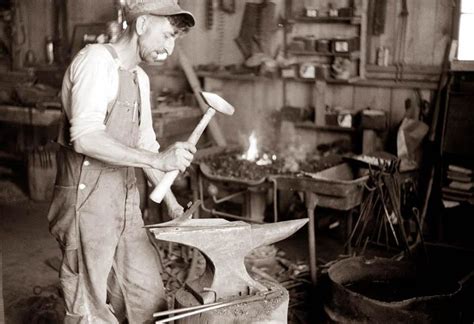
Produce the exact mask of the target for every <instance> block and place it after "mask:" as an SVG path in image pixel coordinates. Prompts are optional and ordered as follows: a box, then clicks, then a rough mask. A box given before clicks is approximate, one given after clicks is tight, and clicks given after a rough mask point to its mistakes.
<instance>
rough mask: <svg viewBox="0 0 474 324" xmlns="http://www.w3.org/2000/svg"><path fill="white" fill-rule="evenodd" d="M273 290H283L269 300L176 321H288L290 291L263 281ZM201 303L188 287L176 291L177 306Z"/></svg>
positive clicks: (236, 323)
mask: <svg viewBox="0 0 474 324" xmlns="http://www.w3.org/2000/svg"><path fill="white" fill-rule="evenodd" d="M261 283H262V284H264V285H265V286H267V287H271V288H272V290H280V291H281V292H282V294H281V295H279V296H278V297H274V298H271V299H268V300H259V301H256V302H251V303H245V304H238V305H233V306H229V307H224V308H220V309H216V310H213V311H209V312H204V313H201V314H197V315H194V316H190V317H185V318H182V319H180V320H177V321H175V323H176V324H223V323H232V324H250V323H262V324H263V323H265V324H267V323H268V324H270V323H275V324H277V323H278V324H281V323H286V322H287V318H288V303H289V294H288V291H287V290H286V289H285V288H283V287H282V286H280V285H277V284H274V283H268V282H261ZM197 305H200V304H199V302H198V301H197V299H196V298H195V297H194V296H193V295H192V294H191V293H190V292H189V291H187V290H186V289H184V288H182V289H180V290H178V291H177V292H176V297H175V306H176V308H185V307H191V306H197Z"/></svg>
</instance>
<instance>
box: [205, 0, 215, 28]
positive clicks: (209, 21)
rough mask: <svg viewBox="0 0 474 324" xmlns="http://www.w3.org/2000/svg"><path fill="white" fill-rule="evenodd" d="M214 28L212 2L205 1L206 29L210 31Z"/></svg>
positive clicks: (210, 0) (212, 0)
mask: <svg viewBox="0 0 474 324" xmlns="http://www.w3.org/2000/svg"><path fill="white" fill-rule="evenodd" d="M213 26H214V0H206V28H207V29H208V30H211V29H212V27H213Z"/></svg>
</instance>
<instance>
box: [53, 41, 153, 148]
mask: <svg viewBox="0 0 474 324" xmlns="http://www.w3.org/2000/svg"><path fill="white" fill-rule="evenodd" d="M118 68H119V62H118V61H117V60H115V59H114V58H113V57H112V55H111V54H110V53H109V51H108V50H107V49H106V48H105V47H104V46H103V45H97V44H95V45H89V46H86V47H85V48H84V49H82V50H81V51H80V52H79V53H78V54H77V55H76V56H75V58H74V59H73V61H72V63H71V65H70V66H69V67H68V69H67V70H66V74H65V75H64V79H63V85H62V90H61V99H62V103H63V107H64V111H65V113H66V116H67V117H68V120H69V122H70V124H71V129H70V134H71V142H73V141H75V140H77V139H78V138H80V137H81V136H84V135H86V134H89V133H91V132H94V131H97V130H105V125H104V120H105V115H106V113H107V106H108V104H109V103H110V102H112V101H113V100H114V99H115V98H116V97H117V94H118V88H119V84H118V83H119V76H118ZM134 70H136V71H137V79H138V85H139V88H140V97H141V114H140V116H141V117H140V118H141V120H140V128H139V140H138V147H139V148H141V149H144V150H148V151H153V152H158V149H159V147H160V145H159V144H158V142H157V141H156V135H155V131H154V130H153V123H152V118H151V108H150V80H149V79H148V75H146V73H145V71H143V69H142V68H140V67H139V66H137V67H136V68H135V69H134Z"/></svg>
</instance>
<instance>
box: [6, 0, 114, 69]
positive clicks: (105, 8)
mask: <svg viewBox="0 0 474 324" xmlns="http://www.w3.org/2000/svg"><path fill="white" fill-rule="evenodd" d="M63 1H66V10H67V21H68V23H67V30H68V34H69V40H67V43H66V44H65V45H66V46H70V40H71V37H72V34H73V32H74V27H75V26H76V25H77V24H88V23H97V22H99V23H105V22H107V21H110V20H113V19H116V13H115V10H114V0H100V1H97V0H63ZM54 2H55V0H15V1H14V3H15V15H16V19H18V20H19V21H20V22H21V26H19V27H18V33H20V34H21V33H22V31H21V29H22V28H23V29H24V32H25V35H24V40H23V37H21V35H19V43H20V44H19V46H18V47H17V50H16V52H15V53H14V55H15V59H16V60H17V61H18V62H19V64H18V65H19V66H23V62H24V59H25V55H26V53H27V52H28V51H32V52H33V53H34V55H35V57H36V63H37V64H44V63H45V44H46V37H48V36H53V33H54V26H53V24H54V15H53V10H54ZM18 65H17V66H18Z"/></svg>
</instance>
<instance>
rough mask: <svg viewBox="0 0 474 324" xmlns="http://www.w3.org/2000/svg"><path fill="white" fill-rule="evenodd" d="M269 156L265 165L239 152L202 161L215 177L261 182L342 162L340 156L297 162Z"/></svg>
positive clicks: (315, 157) (223, 154)
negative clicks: (275, 176)
mask: <svg viewBox="0 0 474 324" xmlns="http://www.w3.org/2000/svg"><path fill="white" fill-rule="evenodd" d="M264 156H268V159H267V160H260V161H266V162H263V163H256V162H255V161H250V160H247V159H245V158H242V154H240V153H238V152H235V151H234V152H224V153H222V154H219V155H213V156H208V157H205V158H203V159H202V160H201V162H204V163H205V164H206V165H207V166H209V168H210V170H211V172H212V174H213V175H215V176H221V177H226V178H237V179H247V180H259V179H262V178H264V177H267V176H270V175H297V174H304V173H315V172H318V171H321V170H324V169H327V168H330V167H332V166H335V165H337V164H340V163H341V162H342V160H343V159H342V157H341V156H339V155H330V156H326V157H319V156H313V157H308V158H307V159H306V160H304V161H295V160H294V159H291V157H286V158H278V157H276V155H270V154H267V155H264ZM257 162H258V161H257Z"/></svg>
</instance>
